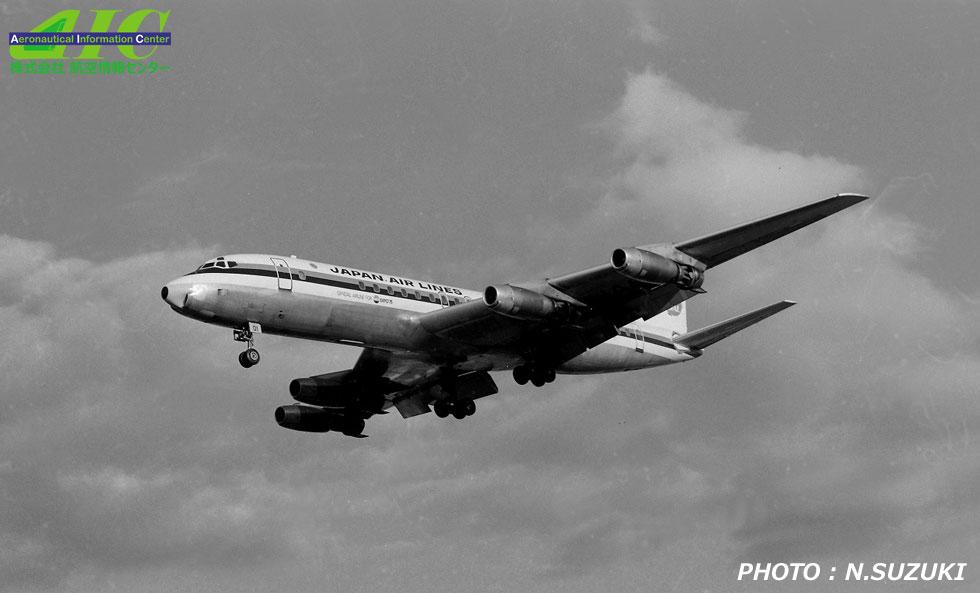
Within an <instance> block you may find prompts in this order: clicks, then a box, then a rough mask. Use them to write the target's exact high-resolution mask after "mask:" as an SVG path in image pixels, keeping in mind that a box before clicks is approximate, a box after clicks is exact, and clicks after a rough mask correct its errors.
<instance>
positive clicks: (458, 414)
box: [453, 405, 466, 420]
mask: <svg viewBox="0 0 980 593" xmlns="http://www.w3.org/2000/svg"><path fill="white" fill-rule="evenodd" d="M453 418H455V419H457V420H462V419H463V418H466V410H465V409H463V406H460V405H455V406H453Z"/></svg>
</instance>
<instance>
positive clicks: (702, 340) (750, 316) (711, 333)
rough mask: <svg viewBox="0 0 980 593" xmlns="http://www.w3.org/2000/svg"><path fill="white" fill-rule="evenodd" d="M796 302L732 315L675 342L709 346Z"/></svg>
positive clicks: (682, 344) (685, 335)
mask: <svg viewBox="0 0 980 593" xmlns="http://www.w3.org/2000/svg"><path fill="white" fill-rule="evenodd" d="M795 304H796V303H794V302H793V301H780V302H778V303H774V304H772V305H769V306H768V307H762V308H761V309H756V310H755V311H749V312H748V313H744V314H742V315H739V316H738V317H732V318H731V319H726V320H725V321H722V322H720V323H715V324H714V325H709V326H708V327H705V328H703V329H698V330H695V331H692V332H690V333H685V334H682V335H680V336H676V337H675V338H674V343H675V344H677V345H679V346H683V347H685V348H690V349H692V350H700V349H702V348H707V347H708V346H710V345H712V344H714V343H715V342H717V341H718V340H723V339H725V338H727V337H728V336H730V335H732V334H734V333H735V332H738V331H741V330H743V329H745V328H747V327H749V326H750V325H755V324H756V323H759V322H760V321H762V320H763V319H765V318H766V317H769V316H770V315H775V314H776V313H779V312H780V311H782V310H783V309H787V308H789V307H792V306H793V305H795ZM651 321H652V319H651Z"/></svg>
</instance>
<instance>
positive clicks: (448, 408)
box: [432, 399, 476, 420]
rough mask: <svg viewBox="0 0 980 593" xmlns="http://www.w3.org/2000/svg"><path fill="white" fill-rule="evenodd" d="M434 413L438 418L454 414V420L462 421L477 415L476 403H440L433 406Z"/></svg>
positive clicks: (469, 401) (463, 401)
mask: <svg viewBox="0 0 980 593" xmlns="http://www.w3.org/2000/svg"><path fill="white" fill-rule="evenodd" d="M432 411H433V412H435V413H436V416H438V417H440V418H445V417H446V416H448V415H450V414H452V415H453V418H456V419H457V420H462V419H463V418H466V417H467V416H472V415H473V414H474V413H476V403H475V402H474V401H473V400H471V399H467V400H460V401H438V402H436V403H434V404H432Z"/></svg>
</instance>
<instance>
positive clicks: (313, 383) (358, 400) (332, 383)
mask: <svg viewBox="0 0 980 593" xmlns="http://www.w3.org/2000/svg"><path fill="white" fill-rule="evenodd" d="M347 372H348V371H341V372H340V373H335V374H338V375H341V374H346V373H347ZM289 395H291V396H293V399H295V400H296V401H298V402H303V403H304V404H312V405H314V406H323V407H326V408H360V409H362V410H369V411H372V412H374V411H378V410H380V409H381V406H382V404H384V395H383V394H382V393H381V390H372V389H367V388H366V386H365V385H363V384H359V383H355V382H349V383H343V382H341V381H340V380H338V379H336V378H332V377H330V378H321V377H308V378H306V379H293V380H292V381H290V382H289Z"/></svg>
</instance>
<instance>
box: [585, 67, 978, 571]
mask: <svg viewBox="0 0 980 593" xmlns="http://www.w3.org/2000/svg"><path fill="white" fill-rule="evenodd" d="M749 123H750V122H749V119H748V116H747V114H745V113H741V112H736V111H732V110H729V109H724V108H722V107H718V106H715V105H711V104H710V103H707V102H705V101H703V100H701V99H699V98H697V97H694V96H693V95H691V94H690V93H688V92H687V91H685V90H684V89H682V88H680V87H679V86H678V85H677V84H675V83H674V82H673V81H671V80H670V79H668V78H667V77H665V76H663V75H660V74H657V73H654V72H652V71H646V72H643V73H640V74H636V75H633V76H631V77H630V79H629V81H628V82H627V85H626V92H625V94H624V97H623V99H622V101H621V103H620V106H619V108H618V109H617V110H616V112H615V113H614V114H612V115H611V116H610V117H609V118H607V119H606V121H605V122H604V127H605V129H606V130H607V132H608V133H609V134H610V136H611V138H612V139H613V141H614V142H615V144H616V146H617V149H618V152H619V159H620V160H621V162H622V163H623V164H622V168H621V170H620V172H619V173H618V174H616V175H614V176H613V177H612V178H611V179H610V181H609V186H608V191H607V192H606V193H605V195H604V196H603V197H602V199H601V200H599V201H598V202H597V203H596V205H595V207H594V209H593V211H592V212H591V213H590V214H589V215H588V216H587V217H586V224H587V225H588V226H592V227H595V226H598V227H599V228H602V229H603V230H605V231H606V232H615V230H616V229H619V230H621V229H623V228H626V229H630V230H634V229H639V228H646V227H652V228H653V229H654V232H660V233H665V234H666V235H667V236H668V237H672V238H675V239H682V238H689V237H692V236H696V235H698V234H701V233H703V232H710V231H712V230H718V229H721V228H724V227H726V226H731V225H734V224H738V223H740V222H745V221H747V220H751V219H752V218H755V217H758V216H763V215H766V214H770V213H774V212H778V211H779V210H781V209H785V208H789V207H792V206H794V205H799V204H802V203H805V202H807V201H812V200H815V199H818V198H821V197H826V196H828V195H833V194H835V193H839V192H843V191H861V190H862V189H865V188H867V187H869V186H870V185H871V183H870V180H869V175H868V173H866V172H865V171H863V170H862V169H861V168H859V167H857V166H855V165H852V164H848V163H844V162H841V161H839V160H837V159H835V158H833V157H830V156H825V155H802V154H796V153H792V152H788V151H781V150H774V149H771V148H768V147H765V146H762V145H759V144H755V143H753V142H752V141H751V140H750V139H749V138H748V132H747V130H748V129H749ZM646 223H649V224H646ZM665 238H666V237H665ZM929 238H930V233H929V232H927V230H926V229H923V228H921V227H920V226H918V225H917V224H916V223H915V222H914V221H913V220H912V219H910V218H908V217H907V216H906V215H904V214H903V213H902V212H900V211H896V210H894V209H892V208H891V206H889V204H888V203H887V202H886V203H875V204H872V205H871V206H863V207H858V208H855V209H852V210H851V211H848V212H844V213H841V214H838V215H835V216H834V217H831V218H830V219H828V220H826V221H823V222H821V223H818V224H817V225H815V226H814V227H813V228H811V229H808V230H805V231H801V232H800V233H797V234H796V235H794V236H791V237H787V238H784V239H781V240H780V241H779V242H777V243H775V244H773V245H771V246H767V247H765V248H762V249H761V250H759V251H757V252H753V253H751V254H748V255H746V256H743V257H741V258H739V259H738V260H736V261H735V262H731V263H728V264H726V265H725V266H722V267H720V268H718V269H716V270H712V271H711V272H710V273H709V275H708V280H707V281H706V284H705V286H706V288H707V290H708V295H706V296H704V297H698V298H697V299H695V300H694V301H692V302H691V311H692V312H695V313H693V314H694V315H695V317H696V315H697V313H696V311H697V310H698V309H699V308H701V307H704V306H705V305H707V306H708V307H711V308H713V309H715V310H719V309H723V313H719V314H724V315H733V314H736V313H737V312H740V311H741V310H745V309H747V308H749V307H754V306H759V305H761V304H765V303H767V302H772V301H774V300H776V299H778V298H781V297H782V296H784V295H785V296H787V297H790V298H795V299H798V300H800V301H801V304H800V305H799V306H798V307H795V308H794V309H793V310H791V311H789V312H787V313H785V314H783V315H781V316H779V317H777V318H774V319H773V320H769V321H767V322H765V323H764V324H763V325H761V326H759V327H758V328H754V329H751V330H748V331H747V332H746V333H745V334H742V335H739V336H737V337H735V338H732V339H730V340H729V341H726V342H725V343H721V344H719V345H716V346H715V347H713V348H712V350H710V351H709V352H707V353H706V355H705V356H704V357H703V358H702V359H699V360H698V361H697V362H696V363H691V364H690V365H688V366H687V368H686V369H685V372H686V375H685V380H684V381H681V380H679V379H676V380H672V381H671V380H669V379H668V383H667V385H664V388H666V389H671V388H676V389H677V392H676V393H675V394H674V395H675V397H676V398H677V399H676V400H674V399H672V400H669V401H667V402H665V408H663V409H660V410H659V412H660V413H661V414H664V415H666V416H667V417H669V418H670V427H671V429H670V430H668V431H665V432H664V433H663V434H662V439H663V443H664V448H665V449H666V450H669V451H672V452H678V451H690V452H691V453H690V454H689V455H688V460H686V461H687V463H693V464H694V466H695V467H697V466H699V465H700V466H701V467H707V468H710V469H708V470H707V471H704V473H705V475H706V479H707V480H709V483H713V484H714V485H715V486H718V487H719V489H718V491H717V494H718V497H717V498H716V499H715V500H714V501H712V500H711V499H710V498H708V497H706V498H705V499H703V500H702V502H703V503H705V504H707V505H708V506H707V507H706V508H707V509H709V510H710V512H718V510H719V509H720V508H722V507H727V508H728V509H729V511H728V512H729V513H731V514H730V515H728V517H729V518H728V522H729V523H728V524H729V530H728V537H730V538H731V541H732V543H733V544H734V545H735V546H736V550H738V551H737V552H736V554H735V555H734V556H733V557H732V558H731V560H732V561H733V562H734V561H735V560H736V559H739V560H741V559H747V560H752V561H764V562H766V561H773V562H774V561H780V560H792V559H798V558H800V557H827V556H834V555H839V554H846V553H855V554H857V553H869V552H872V551H875V550H879V551H880V550H881V549H883V546H885V545H886V542H888V541H890V540H892V539H893V538H894V537H895V536H896V533H902V534H905V535H907V536H908V538H909V539H908V541H916V540H918V539H920V538H923V537H926V536H928V537H930V538H938V539H940V540H942V539H943V537H951V536H952V534H950V533H947V534H946V535H945V536H944V535H940V534H938V533H936V530H935V528H934V525H936V524H937V523H942V522H944V521H949V520H950V517H952V516H956V517H958V518H957V519H956V521H967V522H969V523H970V524H973V525H975V524H976V522H975V520H974V519H971V518H969V517H972V516H974V515H973V514H971V513H974V514H975V511H976V509H977V508H978V507H980V499H978V498H977V496H976V495H975V494H971V493H970V492H969V491H968V487H967V486H966V484H975V483H976V481H977V480H980V467H978V464H976V463H974V462H972V461H970V460H972V459H975V458H976V454H977V453H978V452H980V450H978V447H977V445H976V444H975V443H974V442H973V439H972V435H973V434H974V433H975V431H976V430H977V429H978V428H980V404H978V403H977V401H976V398H974V397H972V396H971V393H973V392H975V388H976V385H978V384H980V374H978V372H977V369H978V368H980V364H978V363H980V361H978V360H977V353H976V350H975V347H974V345H975V339H974V338H973V336H975V335H976V332H977V330H978V329H980V327H978V322H980V319H978V316H977V314H976V311H975V308H974V307H971V306H970V305H969V303H968V302H967V300H966V299H965V298H961V297H960V296H955V295H951V294H949V293H947V292H946V291H944V290H943V289H942V288H941V287H939V286H937V285H936V284H934V283H933V281H931V280H930V279H929V278H927V277H925V276H924V275H922V274H921V273H919V272H917V271H916V265H915V264H916V263H917V262H918V259H919V258H920V257H921V255H922V254H923V253H924V252H926V251H928V249H929ZM646 240H653V239H652V238H650V239H646ZM661 240H662V239H661ZM713 295H718V296H713ZM719 298H720V299H721V304H719ZM712 301H713V302H712ZM714 320H715V319H705V320H703V322H702V324H704V323H707V322H710V321H714ZM693 323H694V325H697V324H698V323H697V321H694V322H693ZM660 403H664V402H660ZM697 441H702V442H711V443H713V444H714V447H713V448H712V449H711V450H707V451H706V450H704V449H703V447H702V445H701V444H700V443H698V442H697ZM629 446H630V445H626V447H627V448H629ZM937 462H938V463H939V465H938V466H937V465H936V464H937ZM719 464H727V467H724V469H722V468H721V467H718V465H719ZM712 466H715V467H712ZM953 468H955V469H953ZM954 500H955V501H957V502H956V505H957V506H956V507H955V509H953V508H951V506H950V505H951V502H952V501H954ZM714 502H717V503H718V505H719V506H712V505H713V503H714ZM925 526H929V527H925ZM607 539H608V538H607ZM950 541H953V540H950Z"/></svg>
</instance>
